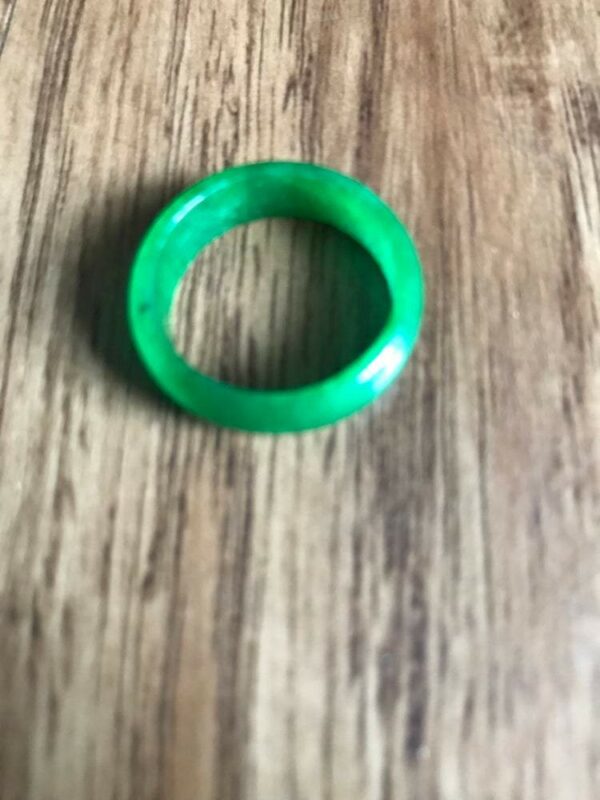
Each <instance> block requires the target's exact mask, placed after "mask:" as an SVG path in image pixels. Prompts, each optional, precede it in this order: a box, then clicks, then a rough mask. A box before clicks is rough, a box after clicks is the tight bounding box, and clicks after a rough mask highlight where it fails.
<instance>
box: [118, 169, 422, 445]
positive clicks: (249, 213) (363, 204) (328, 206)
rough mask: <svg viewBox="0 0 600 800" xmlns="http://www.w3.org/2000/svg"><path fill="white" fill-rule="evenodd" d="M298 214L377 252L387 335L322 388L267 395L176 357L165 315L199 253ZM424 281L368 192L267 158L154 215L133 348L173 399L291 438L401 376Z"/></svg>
mask: <svg viewBox="0 0 600 800" xmlns="http://www.w3.org/2000/svg"><path fill="white" fill-rule="evenodd" d="M264 217H292V218H299V219H308V220H314V221H316V222H321V223H325V224H327V225H330V226H332V227H334V228H337V229H338V230H340V231H342V232H343V233H345V234H347V235H348V236H350V237H352V238H353V239H355V240H356V241H357V242H358V243H359V244H361V245H362V246H363V247H364V248H365V250H366V251H367V252H368V253H370V255H371V256H372V257H373V259H374V260H375V262H376V263H377V265H378V266H379V268H380V269H381V272H382V273H383V276H384V279H385V282H386V284H387V288H388V291H389V295H390V311H389V314H388V317H387V319H386V321H385V323H384V325H383V328H382V330H381V332H380V333H379V334H378V335H377V337H376V338H375V340H374V341H373V342H372V343H371V344H370V345H369V346H368V347H367V349H366V350H365V351H364V352H363V353H362V354H361V355H359V356H358V357H357V358H356V359H355V360H354V361H352V362H351V363H350V364H349V365H348V366H346V367H344V368H343V369H341V370H340V371H339V372H337V373H335V374H334V375H332V376H330V377H327V378H325V379H324V380H322V381H319V382H317V383H311V384H308V385H306V386H301V387H299V388H293V389H285V390H275V391H263V390H255V389H250V388H243V387H239V386H234V385H232V384H228V383H224V382H221V381H218V380H215V379H213V378H210V377H208V376H207V375H203V374H202V373H201V372H199V371H197V370H196V369H194V368H193V367H192V366H191V365H190V364H188V363H187V361H185V359H184V358H182V356H181V355H180V354H179V353H178V352H177V351H176V350H175V347H174V344H173V341H172V339H171V337H170V333H169V315H170V311H171V306H172V303H173V299H174V296H175V293H176V291H177V287H178V285H179V283H180V281H181V279H182V277H183V275H184V274H185V272H186V270H187V269H188V267H189V266H190V265H191V264H192V262H193V260H194V259H195V257H196V256H197V255H198V252H199V251H200V250H201V249H202V248H203V247H205V246H206V245H207V244H209V242H211V241H212V240H213V239H215V238H217V237H219V236H222V235H223V234H224V233H226V232H227V231H229V230H230V229H231V228H234V227H235V226H237V225H243V224H246V223H249V222H252V221H254V220H258V219H262V218H264ZM423 308H424V282H423V273H422V269H421V265H420V262H419V257H418V254H417V251H416V249H415V247H414V245H413V243H412V241H411V238H410V236H409V235H408V233H407V231H406V229H405V228H404V226H403V225H402V223H401V222H400V221H399V220H398V218H397V217H396V216H395V214H394V213H393V212H392V210H391V209H390V208H389V207H388V206H387V205H386V204H385V203H384V202H383V201H382V200H381V199H380V198H379V197H377V195H375V194H374V193H373V192H372V191H371V190H370V189H368V188H367V187H366V186H364V185H362V184H361V183H359V182H358V181H356V180H354V179H353V178H350V177H347V176H345V175H342V174H340V173H338V172H334V171H333V170H330V169H327V168H325V167H320V166H316V165H314V164H305V163H294V162H264V163H259V164H247V165H244V166H241V167H233V168H231V169H227V170H225V171H224V172H221V173H218V174H215V175H212V176H210V177H208V178H206V179H205V180H203V181H201V182H200V183H198V184H196V185H195V186H192V187H191V188H189V189H188V190H186V191H185V192H183V193H182V194H181V195H179V196H178V197H177V198H176V199H175V200H174V201H173V202H172V203H171V204H170V205H169V206H168V207H167V208H166V209H165V210H164V211H163V212H162V213H161V214H160V215H159V216H158V218H157V219H156V220H155V222H154V223H153V225H152V226H151V228H150V230H149V231H148V233H147V235H146V236H145V238H144V240H143V242H142V244H141V246H140V248H139V250H138V252H137V255H136V257H135V261H134V264H133V269H132V273H131V277H130V282H129V296H128V315H129V324H130V328H131V332H132V336H133V340H134V342H135V345H136V347H137V350H138V352H139V354H140V356H141V358H142V360H143V362H144V364H145V365H146V367H147V369H148V371H149V372H150V374H151V375H152V376H153V378H154V379H155V381H156V382H157V383H158V385H159V386H160V387H161V388H162V389H163V390H164V391H165V392H166V394H168V395H169V396H170V397H171V398H172V399H173V400H174V401H175V402H176V403H178V404H179V405H181V406H183V408H185V409H187V410H188V411H190V412H192V413H193V414H196V415H198V416H199V417H202V418H203V419H205V420H208V421H210V422H213V423H216V424H219V425H223V426H225V427H230V428H239V429H243V430H248V431H262V432H270V433H283V432H292V431H301V430H307V429H310V428H317V427H320V426H322V425H328V424H330V423H333V422H336V421H338V420H340V419H342V418H344V417H346V416H348V415H350V414H352V413H353V412H355V411H358V410H359V409H361V408H363V407H364V406H366V405H367V404H368V403H370V402H371V401H373V400H374V399H375V398H376V397H378V396H379V395H380V394H381V393H382V392H383V391H385V389H387V388H388V387H389V386H390V384H391V383H392V382H393V381H394V379H395V378H396V377H397V376H398V375H399V374H400V372H401V370H402V368H403V367H404V365H405V364H406V361H407V359H408V357H409V355H410V353H411V351H412V349H413V347H414V345H415V342H416V340H417V337H418V334H419V330H420V326H421V320H422V317H423Z"/></svg>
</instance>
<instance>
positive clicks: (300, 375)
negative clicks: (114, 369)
mask: <svg viewBox="0 0 600 800" xmlns="http://www.w3.org/2000/svg"><path fill="white" fill-rule="evenodd" d="M389 311H390V297H389V292H388V289H387V286H386V283H385V280H384V278H383V275H382V274H381V271H380V269H379V267H378V265H377V264H376V263H375V262H374V260H373V258H372V257H371V256H370V255H369V254H368V253H367V252H366V251H365V250H364V248H362V247H361V246H360V245H359V244H358V243H357V242H355V241H354V240H352V239H350V238H349V237H348V236H345V235H344V234H343V233H341V232H339V231H338V230H336V229H335V228H332V227H330V226H328V225H323V224H320V223H316V222H310V221H306V220H291V219H279V218H277V219H265V220H259V221H258V222H253V223H251V224H249V225H243V226H239V227H238V228H234V229H233V230H232V231H230V232H228V233H227V234H226V235H225V236H223V237H221V238H220V239H217V240H216V241H214V242H213V243H211V245H209V246H208V247H207V248H205V249H204V250H203V251H202V252H201V253H200V255H199V256H198V258H197V259H196V260H195V262H194V264H193V265H192V266H191V268H190V269H189V270H188V271H187V273H186V275H185V276H184V278H183V280H182V282H181V286H180V288H179V291H178V293H177V295H176V298H175V301H174V304H173V310H172V316H171V325H172V336H173V340H174V344H175V347H176V349H177V351H178V352H179V353H180V354H181V355H182V356H183V357H184V358H185V359H186V361H188V363H190V364H191V365H192V366H194V367H195V368H196V369H198V370H200V371H201V372H203V373H205V374H207V375H210V376H211V377H213V378H216V379H218V380H221V381H226V382H227V383H232V384H235V385H237V386H244V387H248V388H253V389H271V390H272V389H291V388H295V387H298V386H303V385H306V384H310V383H314V382H316V381H321V380H323V379H325V378H326V377H328V376H330V375H333V374H334V373H336V372H338V371H339V370H340V369H342V368H343V367H345V366H347V365H348V364H350V363H351V362H352V361H353V360H354V359H355V358H357V357H358V356H359V355H360V354H361V353H362V352H363V351H364V350H365V349H366V348H367V347H368V345H369V344H371V342H373V340H374V339H375V338H376V336H377V335H378V334H379V332H380V331H381V330H382V328H383V326H384V324H385V321H386V319H387V317H388V314H389Z"/></svg>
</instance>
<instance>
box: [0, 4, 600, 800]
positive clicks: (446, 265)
mask: <svg viewBox="0 0 600 800" xmlns="http://www.w3.org/2000/svg"><path fill="white" fill-rule="evenodd" d="M599 45H600V16H599V14H598V9H597V6H596V4H595V3H593V2H591V0H556V2H554V3H551V4H550V3H545V2H543V0H480V2H478V3H475V2H472V0H468V1H467V2H463V3H458V2H456V0H443V1H442V0H422V1H421V2H419V3H416V2H415V3H400V2H395V1H394V0H370V1H369V0H346V2H344V3H342V2H340V0H282V2H279V0H278V2H275V0H220V2H219V3H217V2H216V0H206V2H203V3H195V2H191V0H174V1H172V2H167V0H154V1H153V2H152V3H148V2H143V0H127V2H117V0H103V1H102V2H99V1H97V0H87V1H86V0H44V2H34V1H33V0H4V1H3V2H2V3H0V108H2V110H3V116H2V125H1V128H0V131H1V135H0V167H1V173H2V175H3V191H2V192H0V240H1V241H2V251H1V257H0V342H1V344H0V353H1V356H0V476H1V479H0V542H1V548H0V636H1V639H0V640H1V642H2V650H1V655H0V797H1V798H2V800H55V799H56V800H57V799H58V798H61V800H62V798H69V800H84V798H85V800H94V798H98V799H100V798H102V799H103V800H104V798H113V800H122V799H123V800H124V799H125V798H127V799H129V798H132V799H135V800H146V799H148V800H149V799H150V798H151V799H152V800H159V799H160V800H162V799H163V798H165V799H166V798H169V800H191V798H194V800H213V799H214V800H217V798H218V800H240V799H241V798H244V799H245V800H271V798H286V799H287V800H304V799H305V798H306V799H307V800H308V798H311V800H314V798H322V800H367V799H368V800H413V798H414V799H415V800H416V798H418V799H419V800H484V799H485V800H563V799H564V800H572V799H573V798H577V800H594V799H595V798H597V797H598V796H599V794H600V725H599V724H598V720H597V709H598V708H599V707H600V544H599V540H598V533H599V532H600V435H599V434H600V323H599V318H600V315H599V304H600V263H599V261H600V258H599V253H600V184H599V175H600V69H599V64H598V52H600V47H599ZM263 158H302V159H310V160H313V161H318V162H321V163H325V164H328V165H329V166H331V167H334V168H337V169H341V170H344V171H346V172H350V173H352V174H354V175H356V176H357V177H359V178H360V179H362V180H364V181H366V182H368V183H369V184H370V185H371V186H372V187H373V188H374V189H375V190H377V191H378V192H380V193H381V194H382V196H383V197H384V198H385V199H386V200H387V201H388V202H390V203H391V204H392V205H393V207H394V208H395V209H396V210H397V211H398V213H399V214H400V215H401V216H402V217H403V218H404V219H405V220H406V221H407V223H408V225H409V227H410V228H411V230H412V231H413V233H414V235H415V238H416V240H417V242H418V245H419V248H420V250H421V253H422V257H423V261H424V264H425V268H426V272H427V281H428V311H427V319H426V325H425V329H424V333H423V338H422V341H421V344H420V346H419V348H418V352H417V353H416V355H415V357H414V359H413V360H412V362H411V364H410V366H409V368H408V369H407V371H406V373H405V375H404V377H403V378H402V380H401V381H400V383H399V384H398V385H397V387H396V388H395V389H394V390H393V391H392V392H391V393H390V394H389V395H388V396H387V397H385V398H384V399H383V400H382V401H381V402H379V403H378V404H377V405H376V406H374V407H373V408H372V409H369V410H368V411H366V412H365V413H363V414H361V415H359V416H357V417H355V418H353V419H351V420H349V421H347V422H345V423H343V424H341V425H339V426H337V427H335V428H332V429H326V430H323V431H318V432H314V433H309V434H306V435H303V436H299V437H293V436H290V437H287V436H284V437H279V438H269V437H254V436H248V435H244V434H237V433H230V432H226V431H222V430H217V429H214V428H210V427H207V426H203V425H201V424H199V423H197V422H195V421H194V420H192V419H189V418H188V417H186V416H185V415H183V414H181V413H179V412H178V411H176V410H175V409H173V408H171V407H170V406H169V405H168V404H167V403H166V402H165V401H163V400H162V399H161V398H160V397H159V396H158V395H157V393H156V392H155V391H154V390H153V389H152V387H151V386H150V385H149V382H148V380H147V379H146V378H145V376H144V373H143V371H142V370H141V368H140V367H139V365H138V364H137V362H136V360H135V358H134V356H133V353H132V351H131V346H130V345H129V344H128V340H127V337H126V330H125V325H124V321H123V290H124V286H125V282H126V279H127V271H128V268H129V264H130V261H131V256H132V253H133V251H134V249H135V246H136V243H137V242H138V241H139V237H140V235H141V233H142V231H143V230H144V228H145V227H146V226H147V224H148V223H149V221H150V220H151V219H152V217H153V215H154V214H155V213H156V211H157V210H158V209H159V208H160V207H161V205H162V204H163V203H164V202H165V201H166V200H167V199H168V198H169V197H171V196H172V195H173V194H174V193H175V192H176V191H177V190H178V189H180V188H181V187H183V186H184V185H187V184H189V183H191V182H192V181H194V180H196V179H198V178H200V177H202V176H203V175H206V174H207V173H209V172H211V171H213V170H215V169H219V168H221V167H223V166H224V165H227V164H234V163H242V162H244V161H248V160H256V159H263ZM270 225H271V226H269V225H267V224H266V223H265V224H263V226H262V227H261V226H258V227H254V226H252V228H250V229H248V231H245V232H244V231H241V232H239V233H238V234H236V235H233V236H230V237H227V238H226V239H224V240H223V242H222V243H220V244H219V245H216V246H215V247H217V250H215V251H214V252H211V253H210V254H208V255H207V256H206V257H205V260H204V261H203V264H202V267H201V269H199V270H195V271H194V273H193V274H192V275H191V277H190V279H189V281H188V282H186V286H185V287H184V291H183V292H182V297H181V299H180V305H179V313H178V315H177V319H176V321H175V322H176V324H175V329H176V335H177V336H178V337H181V338H179V339H178V341H179V342H180V346H181V347H182V348H183V349H184V351H185V352H186V353H189V354H190V357H194V358H198V359H199V360H200V361H201V362H202V363H203V364H204V365H205V366H208V367H210V368H211V369H214V370H216V371H217V372H219V371H221V374H229V375H232V376H233V377H234V378H236V379H239V380H242V381H246V382H250V383H252V382H253V381H255V380H257V381H259V382H260V381H263V382H265V381H266V382H267V383H269V382H270V381H271V382H273V381H275V382H277V381H279V382H280V381H285V380H288V379H289V376H290V374H292V373H289V372H288V373H286V371H285V369H283V370H282V369H281V368H280V367H281V364H287V363H292V365H294V364H295V365H296V366H297V365H298V364H302V363H304V360H303V357H301V358H299V359H296V361H294V358H293V347H294V346H295V345H294V342H295V341H296V338H295V336H293V335H291V333H293V332H296V331H297V332H305V334H306V335H305V336H304V334H303V341H304V339H306V342H307V344H306V346H307V348H308V351H307V352H309V353H311V354H313V355H314V354H315V353H316V350H315V349H314V346H315V345H314V342H315V341H318V339H319V336H321V335H325V334H326V333H327V331H328V330H331V320H330V319H329V318H328V315H327V313H325V311H324V310H323V308H321V309H320V310H319V311H318V313H316V314H315V316H314V317H313V319H312V323H314V327H311V324H310V323H311V320H310V318H309V316H308V311H309V309H310V308H311V305H312V304H311V303H310V302H309V301H310V298H311V297H315V293H314V292H315V290H314V287H312V286H311V287H309V286H307V283H306V281H304V280H303V279H298V275H303V274H304V272H303V270H304V271H305V272H309V273H310V274H311V275H313V276H314V277H315V280H316V281H317V285H318V286H324V287H329V288H327V289H326V291H331V297H332V302H335V304H336V308H338V309H341V310H342V311H343V313H346V314H348V315H350V316H349V317H348V318H349V319H350V318H351V315H352V313H354V312H353V309H355V308H356V302H357V300H356V294H357V293H356V291H355V290H348V291H350V295H348V302H347V303H340V292H341V293H342V294H341V296H342V297H344V294H343V292H344V291H346V290H343V289H342V288H340V287H341V286H342V285H343V281H342V283H339V281H340V280H341V278H340V270H339V269H338V268H337V267H336V269H334V270H328V268H327V264H328V263H329V264H337V265H338V267H339V266H340V265H341V261H342V260H341V259H340V257H339V252H340V251H339V250H336V249H335V248H334V251H332V252H333V253H334V255H331V257H330V256H327V255H326V254H327V253H328V252H329V251H328V250H327V248H328V245H327V242H328V241H329V240H328V236H330V234H328V233H327V232H324V231H318V230H312V231H311V230H305V231H304V233H301V234H299V233H298V230H297V228H296V227H295V226H294V225H291V226H290V225H288V226H287V227H286V226H285V224H284V223H281V224H279V223H272V224H270ZM273 226H275V227H273ZM273 231H277V233H276V236H275V239H276V244H273V238H272V237H273V236H274V235H275V234H274V233H273ZM299 236H300V239H299V238H298V237H299ZM269 237H271V238H269ZM311 242H312V244H311ZM338 245H339V242H338ZM338 245H336V248H337V247H338ZM219 248H220V249H219ZM336 253H337V255H336ZM257 254H258V259H257V258H256V256H257ZM324 254H325V255H324ZM288 262H289V263H288ZM292 263H293V265H294V269H292ZM257 264H258V266H259V268H258V269H257ZM294 270H295V271H294ZM213 274H214V276H215V277H212V276H213ZM275 274H277V276H278V281H279V282H277V281H276V280H275V277H274V276H275ZM197 276H199V277H197ZM328 276H329V277H328ZM309 283H310V282H309ZM188 284H189V285H188ZM237 286H239V287H240V291H239V292H237V291H233V290H232V287H237ZM227 287H229V288H227ZM336 287H337V288H336ZM324 291H325V290H324ZM352 291H354V294H352ZM257 298H258V300H257ZM269 303H272V308H273V311H272V312H268V314H267V316H266V317H265V316H264V314H262V313H258V311H257V310H258V309H262V308H270V306H269ZM265 313H267V312H265ZM340 313H341V311H340ZM228 320H231V321H232V323H234V324H232V325H227V324H226V323H227V321H228ZM287 320H290V322H289V330H288V326H287V325H286V321H287ZM253 323H254V324H253ZM265 323H269V324H273V325H274V328H273V330H274V332H275V334H276V335H275V334H274V338H273V337H270V336H269V335H268V328H267V334H265ZM256 325H258V326H259V334H256V330H255V328H256ZM261 325H262V326H263V327H262V328H261V327H260V326H261ZM328 325H329V328H328V327H327V326H328ZM333 329H334V330H336V329H337V328H336V326H335V325H334V326H333ZM260 331H262V333H260ZM310 331H314V332H313V333H309V332H310ZM287 333H290V335H289V336H288V337H287V339H286V334H287ZM253 336H255V337H256V336H258V339H256V342H258V344H257V345H256V347H254V345H252V346H251V344H252V342H253V339H252V337H253ZM261 337H262V338H261ZM280 337H283V338H280ZM311 337H313V338H311ZM269 346H272V347H274V348H275V349H274V350H273V349H272V350H269ZM290 347H292V351H291V352H292V355H290V350H289V348H290ZM277 348H279V350H277ZM286 348H288V349H287V350H286ZM333 352H334V354H335V357H336V358H338V357H339V358H343V357H345V356H343V353H341V351H340V350H339V349H337V348H333ZM282 353H283V354H284V355H282ZM313 355H311V356H310V358H312V357H313ZM314 357H315V358H316V356H314ZM290 359H291V362H290ZM310 363H313V362H310ZM314 364H316V365H317V366H315V369H321V368H323V364H322V363H321V362H319V361H318V359H317V360H316V361H315V362H314ZM330 366H331V365H330ZM294 370H295V367H294ZM294 370H292V372H294ZM227 371H229V372H227ZM294 374H297V373H295V372H294ZM286 376H287V377H286Z"/></svg>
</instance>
